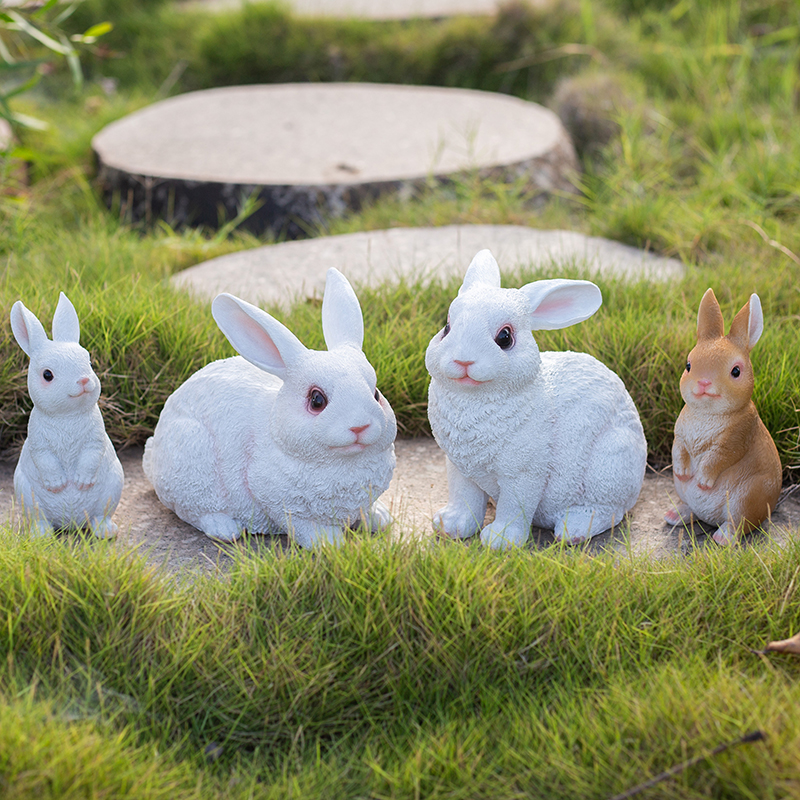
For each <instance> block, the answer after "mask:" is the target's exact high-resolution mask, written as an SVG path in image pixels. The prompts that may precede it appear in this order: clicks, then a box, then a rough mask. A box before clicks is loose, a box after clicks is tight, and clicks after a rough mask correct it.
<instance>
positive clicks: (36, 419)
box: [11, 292, 124, 539]
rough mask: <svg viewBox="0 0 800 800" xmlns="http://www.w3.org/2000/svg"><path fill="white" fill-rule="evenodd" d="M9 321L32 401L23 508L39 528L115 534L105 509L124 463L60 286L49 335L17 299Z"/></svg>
mask: <svg viewBox="0 0 800 800" xmlns="http://www.w3.org/2000/svg"><path fill="white" fill-rule="evenodd" d="M11 329H12V331H13V332H14V337H15V338H16V340H17V342H18V343H19V346H20V347H21V348H22V349H23V350H24V351H25V353H26V354H27V355H28V356H29V357H30V365H29V367H28V392H29V393H30V396H31V399H32V400H33V409H32V410H31V416H30V419H29V421H28V437H27V439H26V440H25V443H24V444H23V446H22V453H21V454H20V457H19V462H18V463H17V468H16V470H15V472H14V493H15V495H16V497H17V502H18V503H20V506H21V511H22V514H23V515H24V516H25V517H26V518H27V519H28V520H29V521H30V522H31V523H32V525H34V526H35V528H36V530H38V532H39V533H40V534H41V535H48V534H52V533H53V530H54V529H56V528H66V527H71V526H77V527H84V526H86V525H88V526H89V527H90V528H91V530H92V532H93V533H94V534H95V536H97V537H99V538H101V539H103V538H110V537H112V536H114V535H115V534H116V532H117V526H116V525H115V524H114V523H113V522H112V521H111V516H112V514H113V513H114V511H115V510H116V508H117V504H118V503H119V498H120V496H121V494H122V485H123V482H124V477H123V474H122V464H120V463H119V458H117V454H116V452H115V451H114V446H113V445H112V444H111V440H110V439H109V438H108V436H107V434H106V429H105V425H104V424H103V416H102V414H101V413H100V409H99V408H98V406H97V400H98V398H99V397H100V381H99V380H98V378H97V375H95V373H94V371H93V370H92V365H91V362H90V360H89V353H87V352H86V350H85V349H84V348H83V347H81V346H80V344H78V340H79V338H80V324H79V323H78V315H77V314H76V313H75V308H74V307H73V305H72V303H70V301H69V300H68V299H67V297H66V295H65V294H64V293H63V292H62V293H61V294H60V296H59V299H58V306H57V307H56V312H55V314H54V315H53V341H50V339H48V338H47V334H46V333H45V330H44V328H43V327H42V323H41V322H39V320H38V319H37V318H36V316H35V315H34V314H32V313H31V312H30V311H29V310H28V309H27V308H25V306H24V305H23V304H22V302H21V301H19V300H18V301H17V302H16V303H14V305H13V307H12V309H11Z"/></svg>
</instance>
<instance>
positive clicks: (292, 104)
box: [92, 83, 577, 238]
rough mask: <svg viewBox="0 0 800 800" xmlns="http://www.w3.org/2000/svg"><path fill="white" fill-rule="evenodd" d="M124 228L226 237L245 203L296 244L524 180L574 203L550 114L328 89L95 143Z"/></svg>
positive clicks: (291, 90) (230, 95)
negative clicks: (389, 197)
mask: <svg viewBox="0 0 800 800" xmlns="http://www.w3.org/2000/svg"><path fill="white" fill-rule="evenodd" d="M92 147H93V148H94V151H95V153H96V155H97V158H98V162H99V165H100V178H101V183H102V185H103V190H104V194H105V196H106V199H107V201H108V202H109V203H110V204H111V203H119V204H120V205H121V208H120V211H121V213H122V215H123V216H128V217H129V218H131V219H133V220H145V221H150V220H152V219H155V218H165V219H167V221H168V222H170V223H171V224H173V225H180V224H202V225H208V226H217V225H218V224H219V223H220V216H221V215H220V210H222V216H223V217H224V218H227V219H232V218H234V217H235V216H236V215H237V214H238V213H239V211H240V210H241V208H242V206H243V204H244V202H245V200H246V198H248V197H250V196H253V197H256V196H257V197H258V200H259V201H260V202H261V204H262V205H261V207H260V208H258V210H257V211H255V213H254V214H252V216H250V217H249V218H248V220H247V222H246V227H248V228H249V229H250V230H254V231H256V232H261V231H263V230H265V229H268V228H269V229H272V230H274V231H276V232H278V233H286V234H288V236H290V237H292V238H294V237H296V236H298V235H303V234H304V233H305V232H306V231H307V230H308V227H309V226H315V225H318V224H319V223H320V222H321V221H322V220H323V219H325V218H326V217H330V216H336V215H340V214H342V213H344V212H345V211H347V210H348V209H357V208H359V206H360V205H361V203H362V202H363V201H364V200H366V199H373V198H375V197H377V196H379V195H381V194H383V193H385V192H389V191H401V192H402V191H407V192H410V191H412V190H413V189H415V188H417V187H421V186H422V185H424V184H425V182H426V181H427V180H429V179H430V177H431V176H434V177H437V178H440V179H445V178H448V177H450V178H452V177H455V176H457V175H459V174H463V173H466V172H469V171H472V170H478V171H479V172H481V173H482V174H486V175H491V176H493V177H495V178H497V179H499V180H503V179H510V180H514V179H517V178H518V177H519V176H521V175H525V176H527V177H528V179H529V180H530V183H531V185H532V186H533V187H536V188H538V189H540V190H542V191H550V190H553V189H558V190H562V191H569V190H573V187H572V185H571V184H570V182H569V180H568V179H567V175H569V174H570V173H571V172H573V171H574V170H575V169H576V168H577V162H576V159H575V153H574V150H573V148H572V144H571V142H570V139H569V135H568V134H567V133H566V131H565V129H564V128H563V126H562V125H561V122H560V121H559V119H558V117H557V116H556V115H555V114H554V113H553V112H552V111H549V110H548V109H546V108H543V107H542V106H539V105H536V104H535V103H529V102H526V101H524V100H519V99H517V98H514V97H509V96H507V95H500V94H495V93H492V92H479V91H472V90H468V89H441V88H434V87H419V86H395V85H387V84H363V83H338V84H337V83H329V84H308V83H306V84H277V85H269V86H234V87H226V88H221V89H209V90H206V91H201V92H191V93H188V94H184V95H179V96H177V97H173V98H170V99H168V100H163V101H161V102H159V103H155V104H153V105H152V106H149V107H147V108H144V109H142V110H141V111H137V112H136V113H134V114H131V115H130V116H128V117H125V118H124V119H121V120H118V121H117V122H114V123H112V124H111V125H109V126H107V127H106V128H104V129H103V130H102V131H100V133H98V134H97V135H96V136H95V137H94V139H93V140H92Z"/></svg>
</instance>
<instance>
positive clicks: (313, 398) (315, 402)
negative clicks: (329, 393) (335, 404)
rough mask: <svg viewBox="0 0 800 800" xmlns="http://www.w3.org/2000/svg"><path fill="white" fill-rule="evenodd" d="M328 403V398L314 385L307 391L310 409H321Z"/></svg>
mask: <svg viewBox="0 0 800 800" xmlns="http://www.w3.org/2000/svg"><path fill="white" fill-rule="evenodd" d="M327 405H328V398H327V397H325V394H324V392H321V391H320V390H319V389H317V388H316V387H315V388H314V389H312V390H311V391H310V392H309V393H308V407H309V408H310V409H311V410H312V411H322V409H323V408H325V406H327Z"/></svg>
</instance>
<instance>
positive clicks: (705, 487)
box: [696, 471, 717, 492]
mask: <svg viewBox="0 0 800 800" xmlns="http://www.w3.org/2000/svg"><path fill="white" fill-rule="evenodd" d="M696 477H697V488H698V489H701V490H702V491H704V492H707V491H709V490H710V489H713V488H714V484H715V483H716V482H717V479H716V478H712V477H711V476H710V475H706V474H705V473H704V472H702V471H700V472H698V473H697V476H696Z"/></svg>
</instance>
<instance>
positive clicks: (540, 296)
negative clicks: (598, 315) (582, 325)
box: [520, 278, 603, 331]
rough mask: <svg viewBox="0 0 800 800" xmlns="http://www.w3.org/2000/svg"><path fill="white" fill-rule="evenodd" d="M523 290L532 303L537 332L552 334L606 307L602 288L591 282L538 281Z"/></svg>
mask: <svg viewBox="0 0 800 800" xmlns="http://www.w3.org/2000/svg"><path fill="white" fill-rule="evenodd" d="M520 291H521V292H522V293H523V294H524V295H526V296H527V298H528V302H529V303H530V308H531V330H534V331H552V330H557V329H558V328H566V327H568V326H570V325H574V324H575V323H576V322H583V320H585V319H589V317H591V316H592V314H594V313H595V311H597V309H598V308H600V306H601V305H602V304H603V295H602V293H601V292H600V289H599V287H597V286H596V285H595V284H593V283H592V282H591V281H570V280H564V279H561V278H557V279H555V280H550V281H534V282H533V283H528V284H526V285H525V286H523V287H521V288H520Z"/></svg>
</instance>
